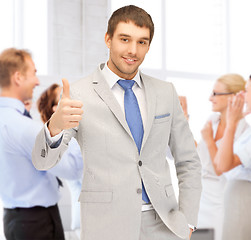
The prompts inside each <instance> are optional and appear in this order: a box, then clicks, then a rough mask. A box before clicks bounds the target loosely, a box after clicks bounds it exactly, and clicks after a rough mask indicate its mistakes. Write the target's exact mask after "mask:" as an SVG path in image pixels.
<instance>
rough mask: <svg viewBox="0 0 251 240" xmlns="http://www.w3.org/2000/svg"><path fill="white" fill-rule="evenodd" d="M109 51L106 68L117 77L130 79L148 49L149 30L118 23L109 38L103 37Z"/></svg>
mask: <svg viewBox="0 0 251 240" xmlns="http://www.w3.org/2000/svg"><path fill="white" fill-rule="evenodd" d="M105 42H106V45H107V47H108V48H109V49H110V57H109V60H108V67H109V68H110V69H111V70H112V71H113V72H114V73H115V74H117V75H118V76H119V77H121V78H124V79H132V78H133V77H134V76H135V75H136V73H137V71H138V68H139V66H140V64H141V63H142V62H143V60H144V58H145V55H146V53H147V52H148V50H149V47H150V30H149V29H148V28H146V27H138V26H136V25H135V24H134V23H133V22H129V23H125V22H120V23H119V24H118V25H117V27H116V29H115V31H114V34H113V37H112V38H111V37H110V36H109V35H108V34H106V36H105Z"/></svg>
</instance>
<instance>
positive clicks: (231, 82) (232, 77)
mask: <svg viewBox="0 0 251 240" xmlns="http://www.w3.org/2000/svg"><path fill="white" fill-rule="evenodd" d="M217 82H220V83H223V84H224V85H225V86H226V90H227V91H228V92H229V93H234V94H236V93H238V92H239V91H242V90H245V85H246V81H245V79H244V78H243V77H242V76H241V75H239V74H234V73H230V74H225V75H223V76H221V77H219V78H218V79H217Z"/></svg>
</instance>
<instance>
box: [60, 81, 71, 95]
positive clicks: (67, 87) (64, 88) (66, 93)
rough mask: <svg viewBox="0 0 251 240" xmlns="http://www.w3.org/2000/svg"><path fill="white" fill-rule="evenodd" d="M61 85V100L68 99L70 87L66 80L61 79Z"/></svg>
mask: <svg viewBox="0 0 251 240" xmlns="http://www.w3.org/2000/svg"><path fill="white" fill-rule="evenodd" d="M62 83H63V94H62V98H70V85H69V82H68V80H67V79H66V78H63V79H62Z"/></svg>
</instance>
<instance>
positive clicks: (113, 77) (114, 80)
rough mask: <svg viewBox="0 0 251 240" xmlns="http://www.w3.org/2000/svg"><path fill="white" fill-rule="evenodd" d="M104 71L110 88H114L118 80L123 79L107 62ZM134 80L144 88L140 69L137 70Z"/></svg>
mask: <svg viewBox="0 0 251 240" xmlns="http://www.w3.org/2000/svg"><path fill="white" fill-rule="evenodd" d="M102 73H103V75H104V78H105V80H106V81H107V83H108V85H109V87H110V88H113V86H114V85H115V84H116V83H117V81H118V80H120V79H121V78H120V77H119V76H118V75H116V74H115V73H114V72H113V71H111V70H110V68H109V67H108V65H107V63H106V64H105V66H104V68H103V70H102ZM133 80H134V81H135V82H136V83H137V84H138V86H139V87H140V88H142V81H141V78H140V74H139V71H138V72H137V74H136V75H135V77H134V78H133Z"/></svg>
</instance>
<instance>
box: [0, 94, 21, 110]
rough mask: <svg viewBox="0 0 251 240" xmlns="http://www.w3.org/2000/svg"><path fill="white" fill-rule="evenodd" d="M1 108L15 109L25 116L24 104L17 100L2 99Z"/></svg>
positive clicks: (0, 98)
mask: <svg viewBox="0 0 251 240" xmlns="http://www.w3.org/2000/svg"><path fill="white" fill-rule="evenodd" d="M0 107H3V108H14V109H15V110H17V111H18V112H20V113H21V114H23V113H24V110H25V107H24V104H23V102H21V101H20V100H18V99H16V98H9V97H0Z"/></svg>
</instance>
